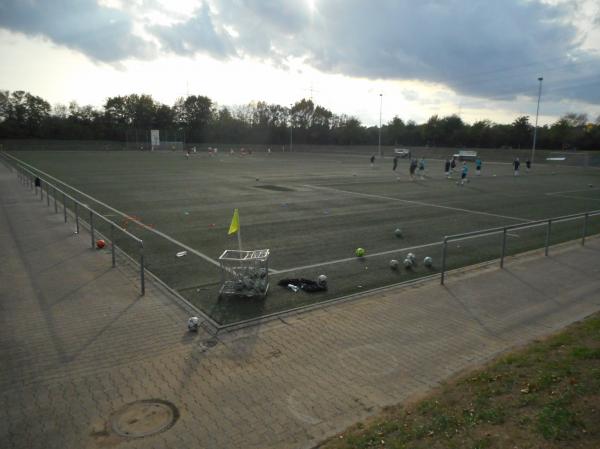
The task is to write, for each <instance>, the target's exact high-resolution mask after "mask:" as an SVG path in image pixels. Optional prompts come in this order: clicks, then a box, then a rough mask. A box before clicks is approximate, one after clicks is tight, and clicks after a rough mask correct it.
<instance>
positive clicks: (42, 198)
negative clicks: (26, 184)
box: [40, 180, 44, 201]
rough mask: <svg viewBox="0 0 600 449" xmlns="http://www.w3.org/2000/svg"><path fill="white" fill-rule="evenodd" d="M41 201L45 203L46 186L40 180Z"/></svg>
mask: <svg viewBox="0 0 600 449" xmlns="http://www.w3.org/2000/svg"><path fill="white" fill-rule="evenodd" d="M40 201H44V184H42V180H40Z"/></svg>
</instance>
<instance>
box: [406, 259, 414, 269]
mask: <svg viewBox="0 0 600 449" xmlns="http://www.w3.org/2000/svg"><path fill="white" fill-rule="evenodd" d="M412 265H413V261H412V260H411V259H409V258H406V259H404V266H405V267H406V268H410V267H412Z"/></svg>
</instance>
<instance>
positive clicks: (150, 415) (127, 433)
mask: <svg viewBox="0 0 600 449" xmlns="http://www.w3.org/2000/svg"><path fill="white" fill-rule="evenodd" d="M177 418H179V412H178V411H177V408H176V407H175V406H174V405H173V404H171V403H170V402H167V401H163V400H160V399H145V400H142V401H136V402H132V403H131V404H127V405H126V406H125V407H123V408H122V409H121V410H119V411H118V412H116V413H115V414H113V416H112V418H111V425H112V428H113V430H114V431H115V433H117V434H118V435H121V436H124V437H129V438H141V437H147V436H149V435H154V434H155V433H159V432H164V431H165V430H167V429H168V428H170V427H171V426H172V425H173V424H175V421H177Z"/></svg>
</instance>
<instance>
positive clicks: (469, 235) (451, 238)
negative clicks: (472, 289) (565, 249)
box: [440, 210, 600, 285]
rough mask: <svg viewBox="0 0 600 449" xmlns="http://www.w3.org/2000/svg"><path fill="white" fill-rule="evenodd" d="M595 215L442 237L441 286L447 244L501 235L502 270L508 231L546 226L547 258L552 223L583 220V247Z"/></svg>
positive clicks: (545, 248) (548, 219) (579, 214)
mask: <svg viewBox="0 0 600 449" xmlns="http://www.w3.org/2000/svg"><path fill="white" fill-rule="evenodd" d="M597 215H600V210H593V211H588V212H580V213H577V214H570V215H562V216H559V217H553V218H546V219H543V220H535V221H527V222H524V223H516V224H512V225H508V226H500V227H497V228H490V229H483V230H481V231H471V232H464V233H462V234H453V235H447V236H444V240H443V242H442V244H443V246H442V267H441V270H440V283H441V284H442V285H443V284H444V281H445V277H446V276H445V274H446V257H447V248H448V242H452V241H456V240H463V239H470V238H475V237H482V236H487V235H493V234H499V233H502V252H501V256H500V268H504V258H505V256H506V234H507V232H508V231H511V230H518V229H527V228H532V227H536V226H541V225H545V226H546V238H545V243H544V255H545V256H548V253H549V247H550V235H551V232H552V223H556V222H560V221H568V220H576V219H580V218H583V230H582V236H581V244H582V245H585V238H586V235H587V222H588V218H589V217H593V216H597Z"/></svg>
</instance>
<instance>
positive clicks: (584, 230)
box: [581, 214, 589, 246]
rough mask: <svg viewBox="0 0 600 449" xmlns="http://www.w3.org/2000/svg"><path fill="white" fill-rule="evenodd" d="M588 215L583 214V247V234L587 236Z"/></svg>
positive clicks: (582, 240)
mask: <svg viewBox="0 0 600 449" xmlns="http://www.w3.org/2000/svg"><path fill="white" fill-rule="evenodd" d="M588 215H589V214H585V215H584V216H583V235H582V236H581V245H582V246H583V245H585V234H587V223H588Z"/></svg>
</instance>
